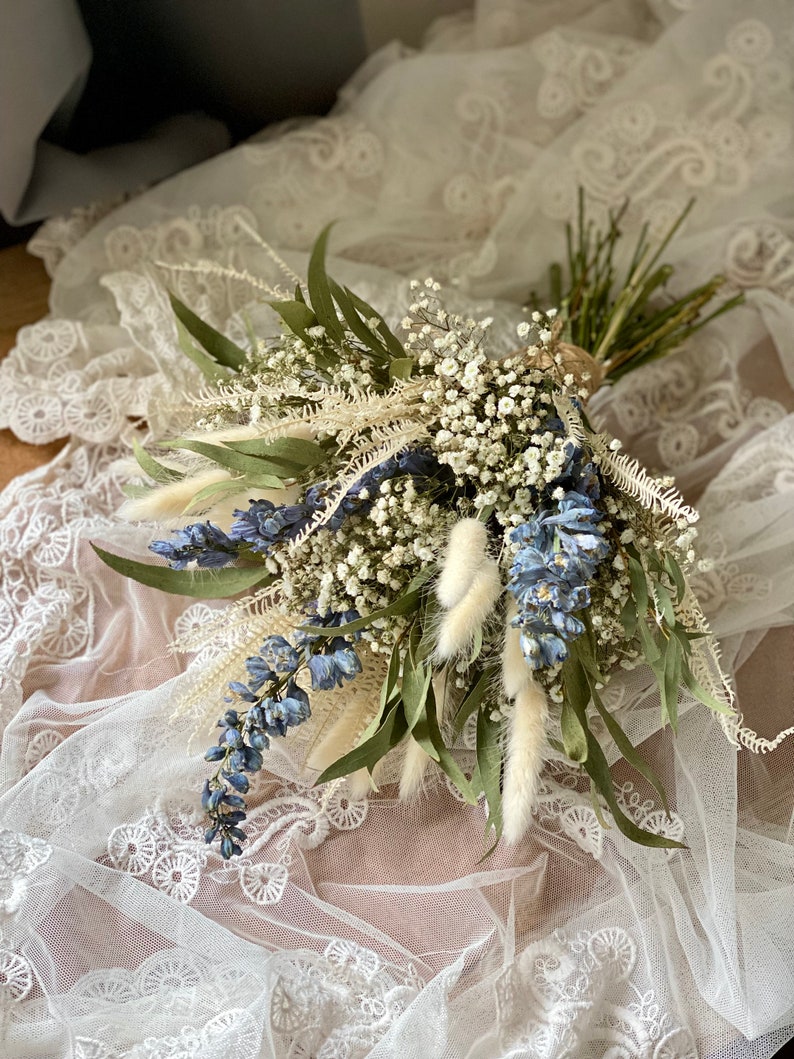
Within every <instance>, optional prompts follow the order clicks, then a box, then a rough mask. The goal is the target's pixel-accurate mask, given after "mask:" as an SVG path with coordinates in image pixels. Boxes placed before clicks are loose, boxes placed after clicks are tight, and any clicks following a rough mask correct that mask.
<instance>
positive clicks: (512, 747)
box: [502, 675, 548, 846]
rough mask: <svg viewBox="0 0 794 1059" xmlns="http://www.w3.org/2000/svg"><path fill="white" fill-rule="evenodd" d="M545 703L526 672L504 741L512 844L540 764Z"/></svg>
mask: <svg viewBox="0 0 794 1059" xmlns="http://www.w3.org/2000/svg"><path fill="white" fill-rule="evenodd" d="M547 717H548V703H547V701H546V692H545V691H544V690H543V688H542V687H541V686H540V685H539V684H537V683H536V682H535V680H534V679H533V678H532V676H531V675H530V676H529V679H528V681H527V682H526V683H525V685H524V687H522V688H521V690H520V691H519V692H518V694H517V695H516V697H515V707H514V709H513V715H512V718H511V720H510V735H509V741H508V745H507V767H506V769H505V780H504V790H503V792H502V812H503V815H504V832H503V835H504V839H505V842H506V843H507V844H508V845H510V846H512V845H515V843H516V842H518V841H519V840H520V839H521V838H522V837H523V835H524V834H525V832H526V830H527V828H528V827H529V824H530V821H531V819H532V809H533V806H534V804H535V798H536V796H537V790H538V780H539V778H540V771H541V768H542V767H543V748H544V746H545V744H546V720H547Z"/></svg>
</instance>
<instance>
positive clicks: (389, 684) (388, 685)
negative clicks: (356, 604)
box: [304, 626, 402, 710]
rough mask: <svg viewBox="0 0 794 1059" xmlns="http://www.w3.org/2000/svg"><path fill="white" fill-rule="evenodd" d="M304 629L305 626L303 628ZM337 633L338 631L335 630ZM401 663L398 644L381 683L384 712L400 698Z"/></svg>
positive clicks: (394, 648)
mask: <svg viewBox="0 0 794 1059" xmlns="http://www.w3.org/2000/svg"><path fill="white" fill-rule="evenodd" d="M304 628H305V626H304ZM337 631H338V630H337ZM401 662H402V653H401V651H400V644H399V642H398V643H396V644H395V645H394V647H392V651H391V658H390V659H389V668H388V671H387V673H386V679H385V680H384V681H383V684H382V685H381V689H380V705H381V710H385V709H386V708H387V706H389V705H391V703H392V702H393V701H398V700H399V698H400V689H399V687H398V684H397V682H398V680H399V679H400V664H401Z"/></svg>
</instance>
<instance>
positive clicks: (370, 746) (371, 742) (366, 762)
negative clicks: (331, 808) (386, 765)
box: [316, 703, 408, 784]
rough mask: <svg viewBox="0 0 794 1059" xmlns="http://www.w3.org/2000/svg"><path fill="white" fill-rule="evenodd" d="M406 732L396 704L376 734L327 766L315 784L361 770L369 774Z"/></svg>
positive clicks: (402, 714) (399, 706)
mask: <svg viewBox="0 0 794 1059" xmlns="http://www.w3.org/2000/svg"><path fill="white" fill-rule="evenodd" d="M407 730H408V726H407V724H406V721H405V714H404V713H403V710H402V705H401V704H400V703H397V704H396V705H395V706H392V708H391V709H390V710H389V712H388V713H387V714H386V716H385V718H384V719H383V722H382V723H381V726H380V728H378V730H377V732H376V733H375V734H374V735H373V736H370V738H369V739H367V740H365V741H364V742H363V743H361V745H360V746H357V747H355V748H354V749H353V750H351V751H350V752H349V753H347V754H345V755H344V756H343V757H340V758H339V760H338V761H335V762H334V763H333V765H329V766H328V768H327V769H326V770H325V771H324V772H323V773H321V774H320V776H318V777H317V781H316V782H317V784H321V783H328V782H330V781H331V780H335V779H339V778H340V777H342V776H349V775H350V773H351V772H358V770H359V769H361V768H365V769H368V770H369V772H370V773H371V772H372V770H373V768H374V767H375V765H377V763H378V762H379V761H380V759H381V758H382V757H384V756H385V755H386V754H388V752H389V751H390V750H391V749H392V747H395V746H397V744H398V743H399V742H400V740H401V739H402V738H403V736H404V735H405V733H406V731H407Z"/></svg>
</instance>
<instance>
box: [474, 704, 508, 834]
mask: <svg viewBox="0 0 794 1059" xmlns="http://www.w3.org/2000/svg"><path fill="white" fill-rule="evenodd" d="M500 730H501V723H500V722H498V721H494V720H492V718H491V717H490V716H488V715H487V714H486V712H485V710H480V712H479V714H478V715H477V769H478V772H479V777H480V783H481V784H482V790H483V793H484V795H485V798H486V801H487V802H488V822H487V825H486V827H489V828H490V827H492V828H493V829H494V832H495V833H496V838H497V839H499V837H500V836H501V834H502V827H503V820H502V789H501V778H502V745H501V741H500V739H499V733H500Z"/></svg>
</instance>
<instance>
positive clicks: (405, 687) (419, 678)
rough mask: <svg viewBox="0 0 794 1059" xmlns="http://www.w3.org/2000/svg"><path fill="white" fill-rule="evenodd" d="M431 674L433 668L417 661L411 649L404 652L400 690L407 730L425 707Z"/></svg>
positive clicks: (412, 725)
mask: <svg viewBox="0 0 794 1059" xmlns="http://www.w3.org/2000/svg"><path fill="white" fill-rule="evenodd" d="M432 676H433V670H432V669H431V667H430V666H429V665H426V664H425V663H424V662H417V661H416V659H415V658H414V657H413V652H412V651H410V650H409V651H407V652H406V655H405V661H404V662H403V678H402V685H401V692H402V700H403V709H404V710H405V719H406V721H407V722H408V728H409V730H410V729H412V728H413V727H414V725H415V724H416V722H417V720H418V719H419V717H420V716H421V714H422V711H423V710H424V708H425V705H426V703H427V693H428V689H429V688H430V680H431V678H432Z"/></svg>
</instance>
